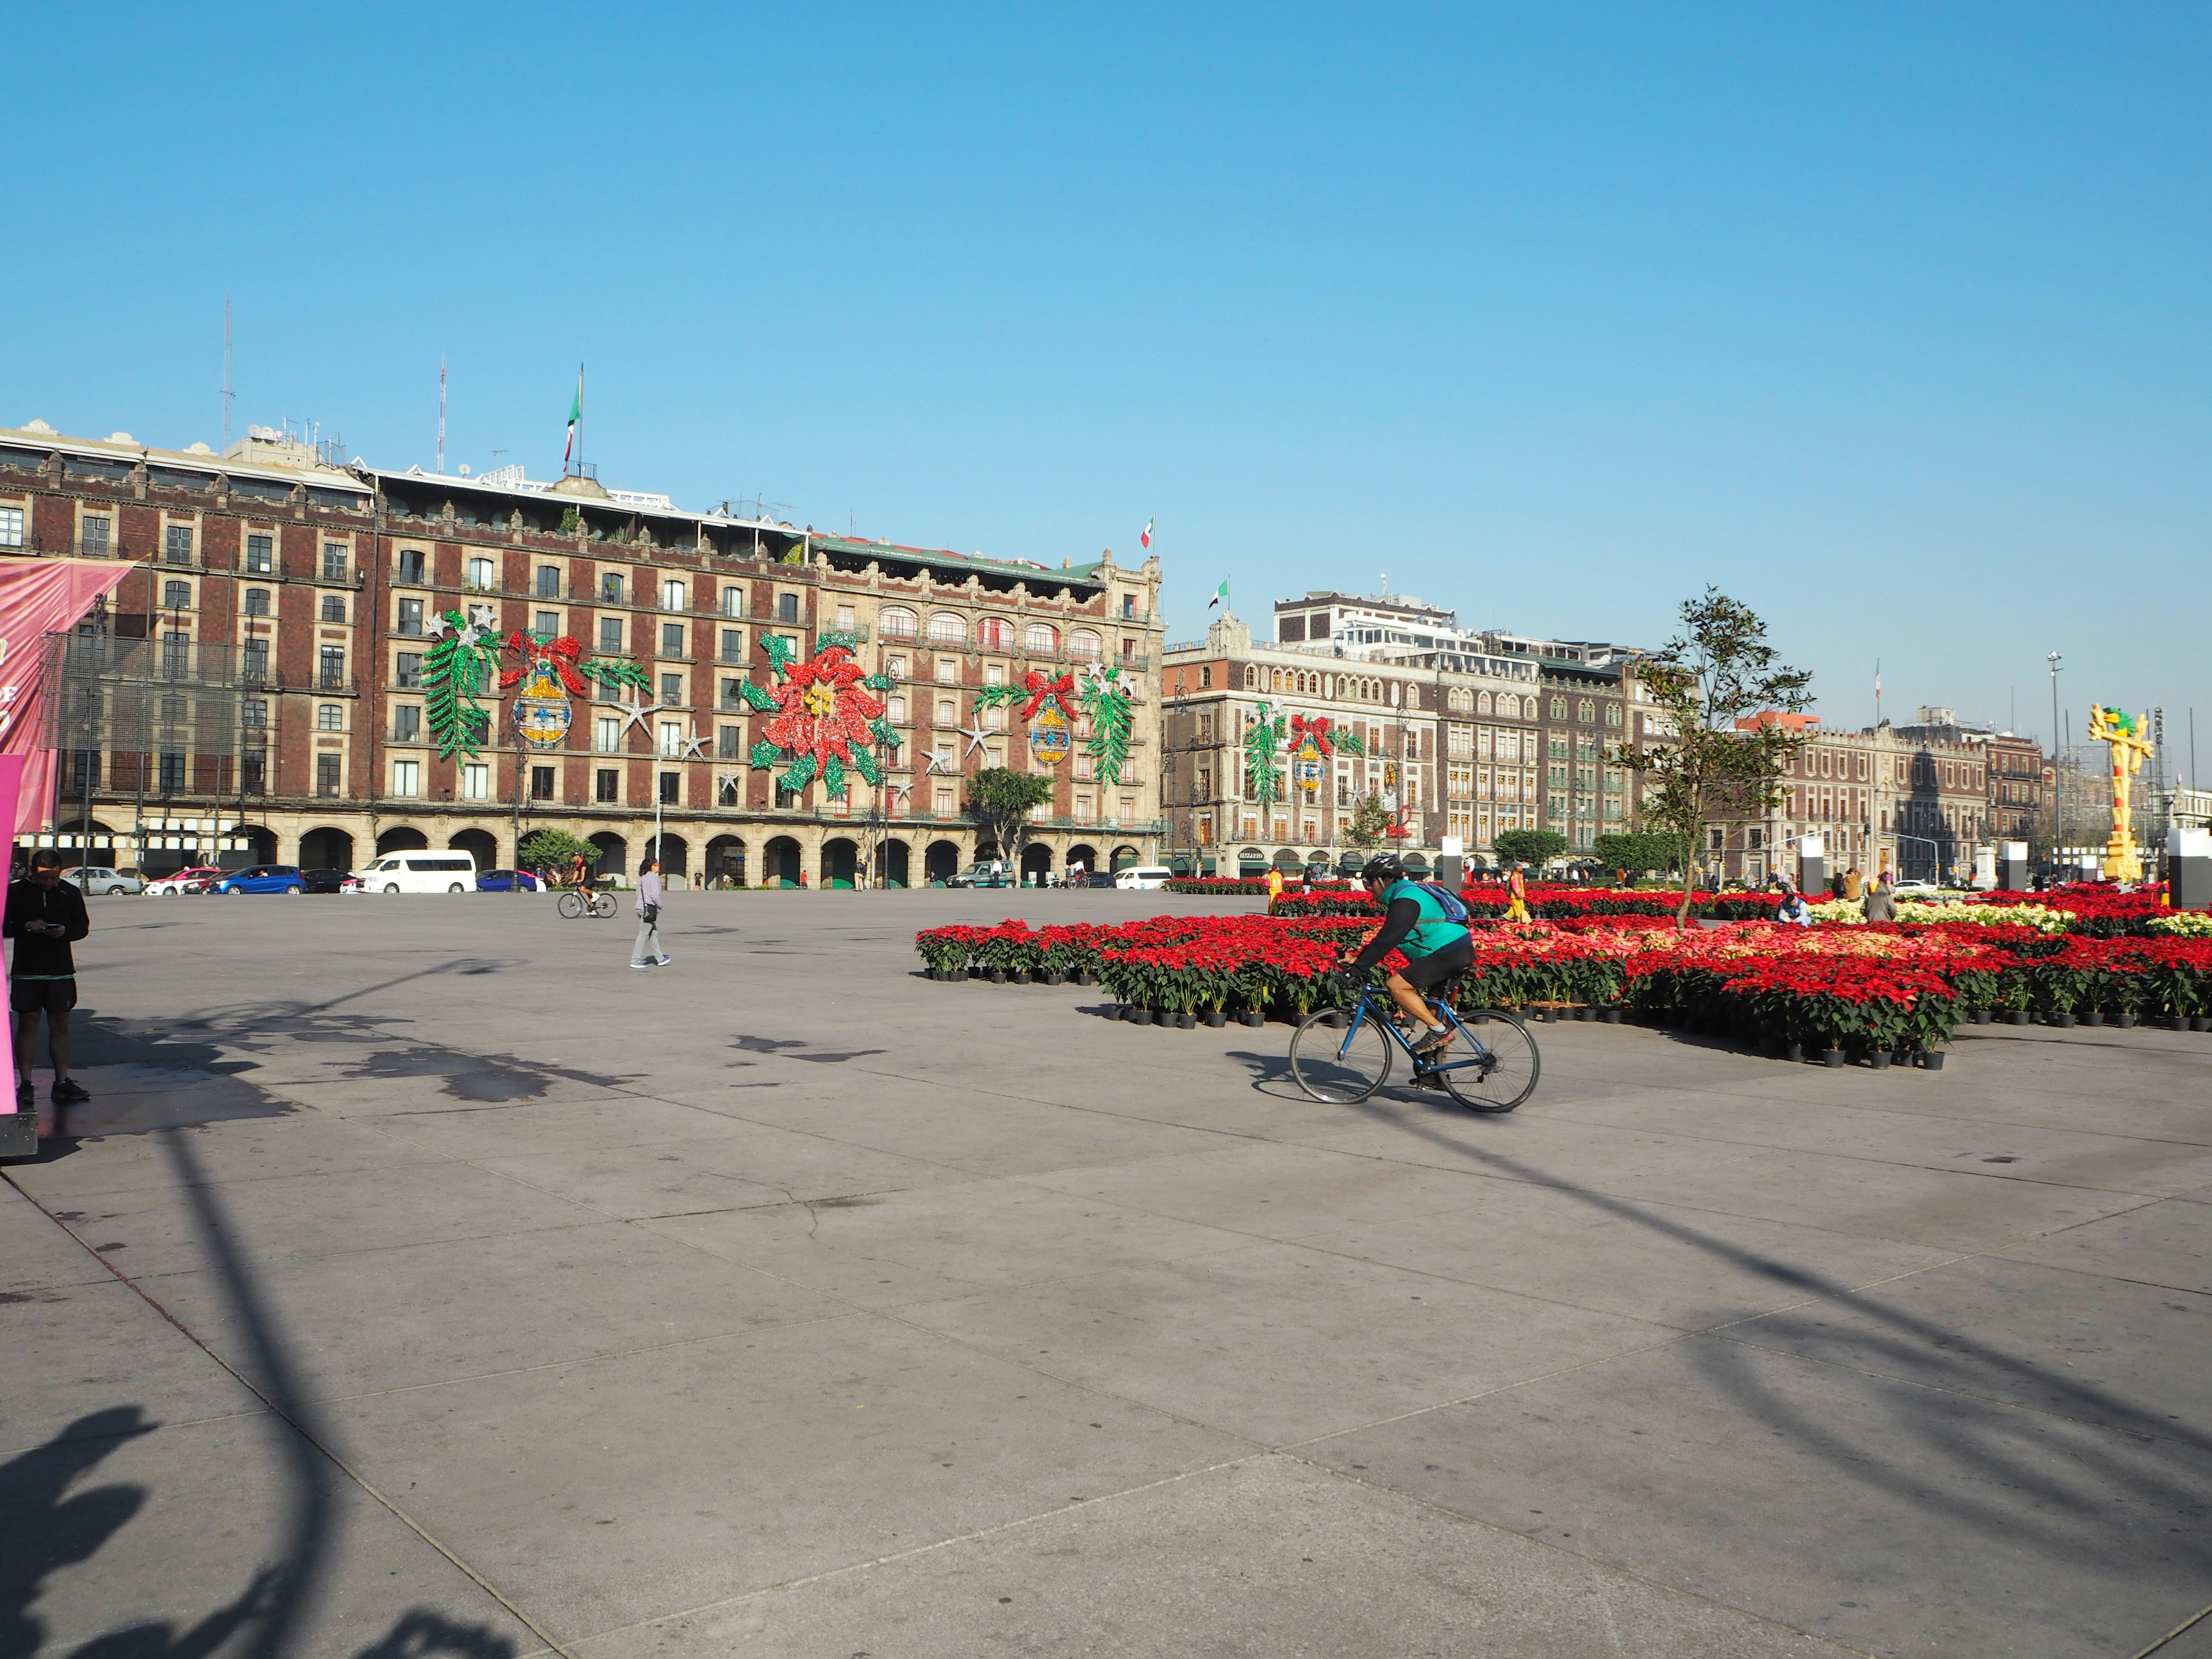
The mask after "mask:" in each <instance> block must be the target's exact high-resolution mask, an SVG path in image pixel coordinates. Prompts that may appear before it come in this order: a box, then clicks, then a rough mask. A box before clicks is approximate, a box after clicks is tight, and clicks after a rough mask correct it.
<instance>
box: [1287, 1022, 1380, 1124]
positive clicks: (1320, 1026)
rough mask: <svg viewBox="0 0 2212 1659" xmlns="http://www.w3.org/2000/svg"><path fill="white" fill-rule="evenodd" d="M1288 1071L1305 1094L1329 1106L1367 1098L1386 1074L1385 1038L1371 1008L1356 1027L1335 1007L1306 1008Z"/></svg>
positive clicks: (1292, 1048) (1295, 1037)
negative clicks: (1312, 1009)
mask: <svg viewBox="0 0 2212 1659" xmlns="http://www.w3.org/2000/svg"><path fill="white" fill-rule="evenodd" d="M1389 1075H1390V1039H1389V1037H1388V1036H1385V1035H1384V1033H1383V1023H1382V1021H1381V1020H1380V1019H1378V1018H1376V1016H1375V1015H1374V1014H1373V1013H1371V1012H1370V1013H1367V1014H1364V1015H1363V1016H1362V1017H1361V1018H1360V1021H1359V1024H1358V1029H1357V1030H1354V1029H1353V1028H1352V1015H1351V1014H1350V1013H1349V1012H1346V1011H1345V1010H1343V1009H1340V1008H1323V1009H1322V1010H1320V1011H1319V1012H1316V1013H1311V1014H1308V1015H1307V1016H1306V1017H1305V1018H1304V1020H1303V1021H1301V1022H1300V1023H1299V1025H1298V1029H1297V1032H1296V1034H1295V1035H1293V1036H1291V1076H1292V1077H1294V1078H1296V1079H1297V1084H1298V1087H1299V1088H1301V1089H1303V1090H1304V1091H1305V1092H1306V1094H1307V1095H1308V1097H1310V1098H1312V1099H1314V1100H1318V1101H1321V1102H1322V1103H1325V1104H1327V1105H1330V1106H1352V1105H1356V1104H1357V1103H1359V1102H1360V1101H1363V1100H1364V1099H1366V1098H1367V1097H1368V1096H1370V1095H1371V1094H1373V1093H1374V1092H1375V1091H1376V1090H1377V1089H1379V1088H1381V1087H1382V1086H1383V1083H1384V1082H1385V1081H1386V1080H1387V1079H1389Z"/></svg>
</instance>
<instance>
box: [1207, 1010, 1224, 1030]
mask: <svg viewBox="0 0 2212 1659" xmlns="http://www.w3.org/2000/svg"><path fill="white" fill-rule="evenodd" d="M1206 1024H1208V1025H1214V1026H1220V1025H1226V1024H1229V1016H1228V1015H1227V1014H1225V1013H1223V1012H1221V1010H1220V1009H1218V1008H1209V1009H1207V1010H1206Z"/></svg>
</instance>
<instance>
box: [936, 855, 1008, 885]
mask: <svg viewBox="0 0 2212 1659" xmlns="http://www.w3.org/2000/svg"><path fill="white" fill-rule="evenodd" d="M1013 884H1014V874H1013V872H1012V871H1011V870H1009V871H1006V872H1005V873H1004V874H1002V875H1000V876H997V877H994V876H993V875H992V874H991V861H990V860H988V859H978V860H976V861H975V863H973V864H971V865H969V866H968V867H967V868H966V869H965V870H963V871H961V872H959V873H958V874H957V875H956V876H954V877H953V878H951V880H950V881H948V882H947V883H945V885H946V886H948V887H1011V886H1012V885H1013Z"/></svg>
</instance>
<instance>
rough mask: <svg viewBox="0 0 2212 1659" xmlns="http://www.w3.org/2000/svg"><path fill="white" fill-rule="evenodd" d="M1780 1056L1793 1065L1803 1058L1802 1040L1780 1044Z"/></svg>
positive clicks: (1803, 1046)
mask: <svg viewBox="0 0 2212 1659" xmlns="http://www.w3.org/2000/svg"><path fill="white" fill-rule="evenodd" d="M1782 1058H1783V1059H1784V1060H1789V1061H1790V1062H1791V1063H1792V1064H1793V1065H1794V1064H1796V1062H1798V1061H1800V1060H1803V1059H1804V1058H1805V1045H1804V1044H1803V1043H1802V1042H1785V1043H1784V1044H1783V1045H1782Z"/></svg>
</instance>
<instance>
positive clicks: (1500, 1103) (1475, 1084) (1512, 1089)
mask: <svg viewBox="0 0 2212 1659" xmlns="http://www.w3.org/2000/svg"><path fill="white" fill-rule="evenodd" d="M1478 1012H1479V1013H1480V1014H1481V1015H1483V1016H1484V1023H1483V1024H1480V1025H1473V1024H1469V1025H1468V1028H1467V1029H1466V1030H1462V1031H1460V1032H1458V1033H1455V1036H1454V1040H1453V1042H1452V1046H1451V1048H1450V1049H1449V1050H1448V1051H1447V1057H1446V1060H1445V1064H1444V1066H1439V1067H1438V1068H1437V1079H1438V1080H1439V1081H1440V1082H1442V1083H1443V1085H1444V1088H1445V1090H1446V1091H1447V1092H1449V1094H1450V1096H1451V1097H1452V1098H1453V1099H1454V1100H1456V1101H1457V1102H1459V1103H1460V1104H1461V1105H1462V1106H1464V1107H1466V1108H1467V1109H1468V1110H1469V1111H1470V1112H1510V1111H1511V1110H1512V1109H1514V1108H1515V1107H1516V1106H1518V1105H1519V1104H1520V1103H1522V1101H1524V1100H1526V1099H1528V1097H1529V1096H1530V1095H1533V1094H1534V1093H1535V1092H1536V1079H1538V1078H1539V1077H1540V1076H1541V1075H1542V1074H1543V1070H1544V1057H1543V1056H1542V1055H1541V1054H1539V1053H1538V1052H1537V1051H1536V1039H1535V1038H1534V1037H1532V1036H1529V1035H1528V1027H1527V1026H1526V1025H1524V1024H1522V1023H1521V1016H1520V1015H1518V1014H1509V1013H1507V1012H1505V1011H1504V1009H1503V1008H1483V1009H1479V1010H1470V1011H1468V1012H1466V1013H1463V1014H1462V1015H1461V1017H1460V1018H1461V1019H1462V1021H1463V1022H1466V1021H1471V1020H1472V1019H1473V1018H1474V1014H1476V1013H1478ZM1470 1040H1472V1041H1474V1042H1480V1044H1481V1046H1482V1048H1483V1051H1484V1061H1483V1064H1481V1065H1480V1066H1471V1065H1466V1064H1463V1063H1462V1064H1457V1065H1455V1064H1453V1063H1452V1062H1453V1061H1454V1060H1457V1061H1462V1062H1464V1061H1466V1060H1468V1059H1469V1058H1470V1056H1469V1055H1468V1052H1467V1047H1466V1045H1467V1044H1468V1042H1469V1041H1470Z"/></svg>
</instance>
